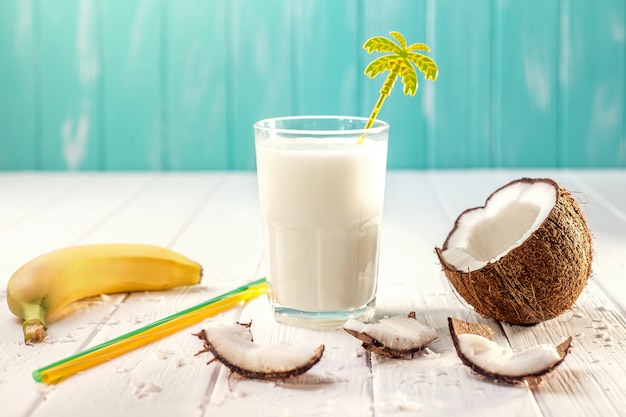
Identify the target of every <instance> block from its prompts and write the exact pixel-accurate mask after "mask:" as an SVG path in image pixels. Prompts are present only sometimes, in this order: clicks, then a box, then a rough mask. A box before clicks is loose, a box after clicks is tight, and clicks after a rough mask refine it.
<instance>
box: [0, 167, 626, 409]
mask: <svg viewBox="0 0 626 417" xmlns="http://www.w3.org/2000/svg"><path fill="white" fill-rule="evenodd" d="M522 176H531V177H551V178H554V179H555V180H557V181H559V182H561V183H562V184H564V185H565V186H566V187H568V188H569V189H570V190H572V191H575V192H577V193H578V194H577V195H578V196H579V197H580V199H581V200H582V201H584V207H585V210H586V212H587V214H588V221H589V225H590V228H591V230H592V233H593V235H594V238H595V240H594V245H595V255H596V257H595V262H594V274H593V277H592V279H591V280H590V281H589V283H588V285H587V287H586V288H585V290H584V292H583V294H582V295H581V297H580V298H579V299H578V301H577V303H576V305H575V307H574V308H573V309H572V310H571V311H569V312H567V313H565V314H564V315H562V316H561V317H559V318H557V319H554V320H551V321H548V322H545V323H542V324H539V325H537V326H533V327H517V326H509V325H501V324H499V323H496V322H493V321H491V320H486V319H483V318H481V317H480V316H478V315H477V314H476V313H474V312H472V310H471V308H470V307H468V306H467V305H465V303H464V302H462V300H460V299H459V297H458V296H457V295H456V294H455V293H454V292H453V290H452V289H451V286H450V285H449V284H448V282H447V280H446V278H445V276H444V275H443V273H442V272H441V270H440V267H439V265H438V262H437V259H436V256H435V254H434V252H433V248H434V247H435V246H437V245H441V244H442V243H443V240H444V239H445V237H446V235H447V233H448V231H449V229H450V228H451V226H452V223H453V221H454V219H455V218H456V216H457V215H458V214H459V213H460V212H461V211H462V210H463V209H465V208H469V207H473V206H477V205H482V203H483V202H484V199H485V198H486V197H487V196H488V195H489V194H490V193H491V192H492V191H493V190H495V189H496V188H497V187H499V186H501V185H503V184H505V183H506V182H508V181H509V180H511V179H515V178H519V177H522ZM122 241H124V242H144V243H153V244H158V245H163V246H168V247H171V248H173V249H175V250H178V251H180V252H182V253H184V254H185V255H187V256H189V257H191V258H194V259H196V260H197V261H199V262H200V263H202V264H203V266H204V270H205V274H204V279H203V282H202V284H201V285H199V286H196V287H190V288H181V289H176V290H172V291H166V292H158V293H134V294H122V295H113V296H110V297H97V298H94V299H89V300H85V301H81V302H78V303H75V304H74V305H72V306H71V307H70V308H67V309H66V310H64V312H63V314H61V315H59V317H57V318H55V320H54V321H53V322H52V323H51V325H50V328H49V331H48V334H49V336H48V340H47V342H46V343H45V344H41V345H37V346H34V347H32V346H27V345H25V344H24V343H23V341H22V333H21V326H20V322H19V320H17V319H16V318H15V317H13V316H12V315H11V313H10V312H9V310H8V308H7V306H6V302H5V299H6V283H7V281H8V279H9V277H10V275H11V274H12V273H13V271H14V270H15V269H17V268H18V267H19V266H20V265H22V264H23V263H25V262H27V261H28V260H30V259H31V258H33V257H35V256H37V255H39V254H41V253H43V252H46V251H49V250H53V249H56V248H59V247H63V246H69V245H75V244H84V243H94V242H122ZM261 276H263V256H262V222H261V218H260V212H259V208H258V198H257V186H256V177H255V175H254V174H253V173H28V172H26V173H12V172H5V173H0V284H1V286H0V302H1V303H0V335H2V337H1V338H0V352H1V356H0V410H2V411H1V413H2V415H3V416H7V417H8V416H11V417H13V416H46V417H50V416H62V415H65V416H68V415H72V416H74V415H76V416H85V415H89V416H90V417H95V416H150V417H157V416H176V417H186V416H244V415H258V416H301V415H303V416H319V415H345V416H404V415H419V416H453V415H463V416H474V415H475V416H481V417H484V416H490V415H491V416H503V415H506V416H568V417H574V416H581V417H583V416H584V417H590V416H603V417H607V416H622V415H624V414H625V413H626V320H625V312H626V171H438V172H402V171H394V172H391V173H389V175H388V185H387V192H386V202H385V214H384V225H383V243H382V248H381V266H380V276H379V291H378V305H377V317H382V316H386V315H392V314H399V313H406V312H408V311H411V310H414V311H416V313H417V318H418V319H419V320H420V321H422V322H424V323H426V324H428V325H430V326H432V327H434V328H435V329H436V330H437V332H438V335H439V340H438V341H437V342H435V343H433V344H432V345H431V346H430V348H431V350H432V353H428V354H426V355H417V356H416V357H415V358H414V359H411V360H390V359H382V358H380V357H377V356H370V355H369V354H367V353H365V352H364V351H363V350H362V348H361V347H360V343H359V342H358V341H357V340H356V339H355V338H353V337H351V336H350V335H348V334H347V333H345V332H344V331H342V330H337V331H312V330H304V329H299V328H294V327H288V326H284V325H278V324H276V323H274V321H273V318H272V316H271V313H270V310H269V305H268V302H267V300H266V299H265V298H264V297H261V298H257V299H255V300H253V301H252V302H250V303H248V304H247V305H245V306H242V307H240V308H236V309H233V310H230V311H228V312H227V313H224V314H222V315H220V316H218V317H215V318H212V319H208V320H206V321H205V322H203V323H201V324H200V325H197V326H193V327H191V328H189V329H188V330H183V331H181V332H179V333H176V334H174V335H172V336H170V337H168V338H165V339H162V340H160V341H158V342H155V343H153V344H151V345H148V346H146V347H144V348H140V349H138V350H135V351H133V352H131V353H128V354H126V355H124V356H122V357H119V358H117V359H114V360H111V361H109V362H107V363H105V364H102V365H100V366H98V367H96V368H92V369H90V370H87V371H84V372H82V373H79V374H77V375H75V376H73V377H71V378H69V379H67V380H66V381H64V382H62V383H60V384H59V385H55V386H46V385H43V384H40V383H36V382H34V381H33V379H32V378H31V372H32V371H33V370H34V369H36V368H39V367H41V366H44V365H47V364H49V363H51V362H53V361H56V360H58V359H61V358H64V357H66V356H68V355H71V354H73V353H76V352H79V351H82V350H84V349H85V348H87V347H89V346H93V345H96V344H99V343H101V342H104V341H106V340H108V339H111V338H113V337H115V336H118V335H120V334H123V333H126V332H128V331H130V330H133V329H135V328H138V327H140V326H142V325H145V324H148V323H149V322H152V321H154V320H157V319H159V318H161V317H164V316H166V315H169V314H172V313H174V312H177V311H180V310H182V309H184V308H186V307H189V306H192V305H195V304H197V303H199V302H201V301H203V300H205V299H208V298H210V297H213V296H215V295H217V294H220V293H222V292H224V291H227V290H229V289H232V288H235V287H236V286H239V285H241V284H243V283H245V282H247V281H250V280H252V279H256V278H259V277H261ZM448 316H453V317H458V318H461V319H466V320H471V321H477V322H482V323H486V324H488V325H490V326H492V327H493V328H494V329H495V330H496V340H497V341H498V343H501V344H503V345H506V344H509V345H510V346H511V347H512V348H513V349H515V350H522V349H526V348H528V347H531V346H533V345H535V344H537V343H557V342H560V341H561V340H562V339H564V338H565V337H566V336H568V335H571V336H573V339H574V345H573V349H572V351H571V354H570V355H569V356H568V357H567V358H566V360H565V362H564V363H563V364H562V365H561V366H560V367H559V368H557V370H556V371H555V372H554V373H553V374H552V375H551V376H550V378H548V379H547V380H546V381H544V382H543V383H542V384H541V385H540V386H539V387H537V388H534V389H530V388H529V387H528V386H506V385H499V384H494V383H491V382H488V381H486V380H485V379H483V378H481V377H479V376H477V375H475V374H472V372H471V371H470V370H469V368H467V367H466V366H464V365H462V364H461V362H460V360H459V359H458V357H457V355H456V353H455V351H454V348H453V346H452V343H451V339H450V335H449V332H448V329H447V324H446V319H447V317H448ZM250 319H252V320H253V332H254V335H255V340H256V341H257V342H259V343H276V342H281V343H286V344H293V345H311V346H313V345H317V344H319V343H324V344H325V345H326V352H325V354H324V357H323V359H322V361H321V362H320V363H319V364H318V365H316V366H315V367H314V368H312V369H311V370H310V371H309V372H308V373H307V374H305V375H303V376H302V377H299V378H297V379H295V380H292V381H289V382H286V383H268V382H262V381H253V380H241V379H238V378H231V380H230V387H229V383H228V377H229V372H228V371H227V370H226V369H225V368H223V367H222V366H221V365H219V364H217V363H213V364H210V365H207V364H206V362H207V361H208V360H209V359H210V357H209V355H208V354H203V355H201V356H194V354H195V353H196V352H198V351H199V350H200V349H201V348H202V346H201V343H200V340H198V339H197V338H196V337H194V336H192V333H194V332H197V331H198V330H200V329H201V328H203V327H207V326H209V325H211V323H217V322H220V323H221V322H225V323H229V322H234V321H236V320H240V321H248V320H250Z"/></svg>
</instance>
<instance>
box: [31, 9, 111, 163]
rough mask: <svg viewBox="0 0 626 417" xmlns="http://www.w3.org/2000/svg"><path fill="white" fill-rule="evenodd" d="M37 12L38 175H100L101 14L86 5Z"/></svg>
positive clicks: (98, 10)
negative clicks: (78, 172) (85, 171)
mask: <svg viewBox="0 0 626 417" xmlns="http://www.w3.org/2000/svg"><path fill="white" fill-rule="evenodd" d="M39 4H40V8H41V16H42V17H43V16H45V18H42V19H41V25H40V27H41V68H42V71H41V91H42V92H41V103H42V104H41V109H42V112H41V148H40V153H41V159H42V168H43V169H70V170H76V169H100V168H102V167H104V164H103V161H102V160H101V154H100V149H101V142H102V138H101V135H100V126H99V124H100V122H101V119H100V117H99V116H100V110H101V97H102V82H101V80H102V78H101V75H102V74H101V73H102V54H101V44H100V40H101V39H100V27H99V24H100V21H99V19H98V16H99V14H100V8H99V7H98V3H96V2H94V1H91V0H72V1H64V2H62V3H59V2H57V1H54V0H42V1H40V2H39Z"/></svg>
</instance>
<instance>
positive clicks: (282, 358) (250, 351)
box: [195, 323, 324, 381]
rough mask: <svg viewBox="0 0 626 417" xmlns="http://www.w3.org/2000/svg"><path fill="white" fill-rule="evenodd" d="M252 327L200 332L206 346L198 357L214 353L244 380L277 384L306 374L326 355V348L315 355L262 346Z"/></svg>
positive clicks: (303, 350)
mask: <svg viewBox="0 0 626 417" xmlns="http://www.w3.org/2000/svg"><path fill="white" fill-rule="evenodd" d="M250 327H251V323H244V324H242V323H237V324H234V325H230V326H221V327H214V328H210V329H203V330H201V331H200V333H198V334H195V336H197V337H198V338H200V339H201V340H202V341H203V342H204V349H203V350H202V351H200V352H198V353H197V355H198V354H200V353H203V352H211V353H212V354H213V356H214V360H217V361H219V362H221V363H222V364H223V365H224V366H226V367H227V368H228V369H230V370H231V371H232V372H234V373H236V374H238V375H241V376H243V377H244V378H249V379H263V380H273V381H276V380H283V379H288V378H292V377H295V376H298V375H301V374H303V373H305V372H306V371H308V370H309V369H311V367H313V365H315V364H316V363H318V362H319V361H320V359H321V358H322V355H323V354H324V345H323V344H322V345H319V346H318V347H317V348H315V349H314V350H312V351H311V350H310V349H308V348H304V347H297V346H287V345H280V344H271V345H259V344H257V343H255V342H254V340H253V337H252V332H251V331H250ZM210 362H212V361H210ZM210 362H209V363H210Z"/></svg>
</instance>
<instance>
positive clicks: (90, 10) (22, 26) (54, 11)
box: [0, 0, 626, 170]
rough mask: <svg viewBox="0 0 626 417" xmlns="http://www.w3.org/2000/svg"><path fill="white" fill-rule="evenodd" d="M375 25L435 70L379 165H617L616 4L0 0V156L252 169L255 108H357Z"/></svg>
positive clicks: (29, 161)
mask: <svg viewBox="0 0 626 417" xmlns="http://www.w3.org/2000/svg"><path fill="white" fill-rule="evenodd" d="M391 30H398V31H400V32H402V33H403V34H404V35H405V36H406V37H407V39H408V40H409V42H416V41H417V42H425V43H427V44H428V45H429V46H430V47H431V48H432V52H431V53H430V55H431V56H432V57H433V58H435V59H436V61H437V62H438V64H439V68H440V71H439V79H438V80H437V82H435V83H431V82H424V81H423V78H421V77H420V81H421V82H420V88H419V90H418V93H417V96H416V97H406V96H404V95H403V94H402V92H401V90H402V88H401V83H400V82H399V81H398V82H397V86H396V87H395V88H394V91H393V92H392V95H391V96H390V97H389V98H388V99H387V101H386V103H385V105H384V106H383V109H382V111H381V113H380V114H379V117H380V118H381V119H383V120H386V121H388V122H389V123H390V124H391V131H390V146H389V167H390V168H391V169H405V168H408V169H440V168H444V169H445V168H476V167H625V166H626V120H625V119H626V118H625V117H624V113H625V112H626V83H625V81H624V80H625V79H626V3H624V1H623V0H602V1H598V2H588V1H585V0H546V1H544V0H529V1H521V0H467V1H464V2H458V1H453V0H413V1H411V0H388V1H384V2H380V1H375V0H348V1H341V2H337V1H330V0H321V1H308V0H295V1H289V0H267V1H264V2H258V1H254V0H234V1H227V0H210V1H201V0H187V1H183V2H174V1H171V0H130V1H122V0H107V1H103V0H68V1H65V2H62V3H58V2H54V1H52V0H23V1H18V0H7V1H3V2H0V91H2V92H3V93H2V94H0V169H3V170H11V169H47V170H50V169H51V170H128V169H133V170H200V169H216V170H227V169H242V170H249V169H254V167H255V155H254V144H253V135H252V124H253V123H254V122H255V121H257V120H259V119H261V118H265V117H273V116H282V115H291V114H314V113H318V114H319V113H324V114H331V113H335V114H338V113H341V114H352V115H360V116H367V115H368V114H369V112H370V111H371V108H372V107H373V105H374V103H375V101H376V99H377V97H378V91H379V89H380V87H381V86H382V83H383V81H384V75H381V76H379V77H378V78H376V79H374V80H370V79H369V78H367V77H366V76H365V75H364V74H363V70H364V68H365V66H366V65H367V63H368V62H369V61H370V60H371V59H373V58H374V55H368V54H366V53H365V52H364V51H363V50H362V49H361V46H362V44H363V42H364V41H365V40H366V39H367V38H369V37H371V36H375V35H383V36H387V35H388V33H389V31H391Z"/></svg>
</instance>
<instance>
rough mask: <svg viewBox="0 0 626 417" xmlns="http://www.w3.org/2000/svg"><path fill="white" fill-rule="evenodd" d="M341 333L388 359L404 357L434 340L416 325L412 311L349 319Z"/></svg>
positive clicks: (431, 333)
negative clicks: (374, 318) (376, 318)
mask: <svg viewBox="0 0 626 417" xmlns="http://www.w3.org/2000/svg"><path fill="white" fill-rule="evenodd" d="M343 328H344V330H345V331H346V332H348V333H349V334H351V335H352V336H354V337H356V338H357V339H359V340H360V341H361V342H363V348H365V349H367V350H370V351H372V352H374V353H377V354H379V355H383V356H388V357H390V358H404V357H406V356H410V355H413V354H414V353H417V352H419V351H421V350H422V349H424V348H425V347H426V345H428V344H429V343H430V342H432V341H433V340H435V339H437V332H436V331H435V330H434V329H431V328H430V327H428V326H425V325H424V324H422V323H420V322H419V321H418V320H417V319H416V318H415V312H413V311H412V312H410V313H409V314H408V315H406V316H405V315H399V316H393V317H389V318H385V319H382V320H380V321H379V322H378V323H362V322H360V321H357V320H354V319H350V320H348V321H347V322H346V323H345V324H344V326H343Z"/></svg>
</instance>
